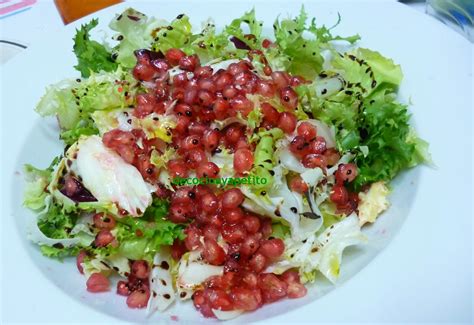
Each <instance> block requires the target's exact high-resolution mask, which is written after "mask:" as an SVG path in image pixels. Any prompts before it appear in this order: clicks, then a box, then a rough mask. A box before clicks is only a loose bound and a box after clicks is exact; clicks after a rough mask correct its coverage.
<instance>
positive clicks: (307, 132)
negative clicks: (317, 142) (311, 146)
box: [296, 122, 317, 142]
mask: <svg viewBox="0 0 474 325" xmlns="http://www.w3.org/2000/svg"><path fill="white" fill-rule="evenodd" d="M296 132H297V133H298V135H300V136H302V137H303V138H304V139H305V140H306V141H308V142H310V141H312V140H314V139H315V138H316V135H317V134H316V128H315V127H314V126H313V125H312V124H311V123H309V122H303V123H300V125H298V128H297V130H296Z"/></svg>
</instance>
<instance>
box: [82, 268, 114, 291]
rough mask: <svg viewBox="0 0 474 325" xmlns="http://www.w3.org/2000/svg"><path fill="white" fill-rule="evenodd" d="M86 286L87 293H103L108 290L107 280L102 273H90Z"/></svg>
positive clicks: (108, 283)
mask: <svg viewBox="0 0 474 325" xmlns="http://www.w3.org/2000/svg"><path fill="white" fill-rule="evenodd" d="M86 285H87V291H89V292H105V291H109V288H110V282H109V279H107V277H106V276H105V275H103V274H102V273H92V274H91V276H90V277H89V279H87V283H86Z"/></svg>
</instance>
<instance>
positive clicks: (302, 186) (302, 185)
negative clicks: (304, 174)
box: [289, 175, 309, 194]
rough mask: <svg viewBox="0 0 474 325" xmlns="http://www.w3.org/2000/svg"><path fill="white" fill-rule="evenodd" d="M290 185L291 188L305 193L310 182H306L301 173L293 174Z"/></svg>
mask: <svg viewBox="0 0 474 325" xmlns="http://www.w3.org/2000/svg"><path fill="white" fill-rule="evenodd" d="M289 187H290V190H292V191H294V192H296V193H300V194H304V193H305V192H307V191H308V189H309V187H308V184H306V182H305V181H304V180H303V179H302V178H301V176H300V175H296V176H293V177H292V178H291V179H290V182H289Z"/></svg>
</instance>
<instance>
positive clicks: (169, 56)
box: [165, 48, 186, 66]
mask: <svg viewBox="0 0 474 325" xmlns="http://www.w3.org/2000/svg"><path fill="white" fill-rule="evenodd" d="M185 56H186V54H185V53H184V52H183V51H181V50H180V49H174V48H173V49H169V50H168V51H166V53H165V58H166V60H168V62H169V63H170V64H171V65H172V66H176V65H178V64H179V61H180V60H181V59H182V58H184V57H185Z"/></svg>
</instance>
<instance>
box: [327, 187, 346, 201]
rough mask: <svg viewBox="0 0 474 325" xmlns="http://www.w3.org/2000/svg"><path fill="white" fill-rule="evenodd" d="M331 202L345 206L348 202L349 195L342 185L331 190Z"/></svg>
mask: <svg viewBox="0 0 474 325" xmlns="http://www.w3.org/2000/svg"><path fill="white" fill-rule="evenodd" d="M329 198H330V199H331V201H333V202H334V203H336V204H338V205H343V204H346V203H347V201H348V200H349V193H348V192H347V190H346V188H345V187H344V186H342V185H335V186H334V187H333V188H332V191H331V194H330V196H329Z"/></svg>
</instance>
